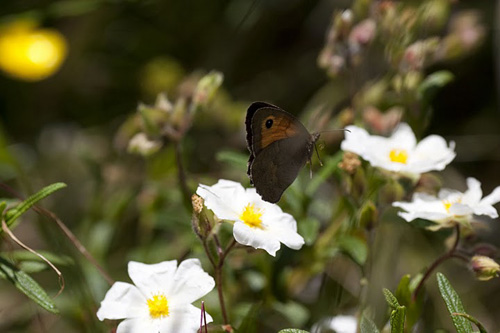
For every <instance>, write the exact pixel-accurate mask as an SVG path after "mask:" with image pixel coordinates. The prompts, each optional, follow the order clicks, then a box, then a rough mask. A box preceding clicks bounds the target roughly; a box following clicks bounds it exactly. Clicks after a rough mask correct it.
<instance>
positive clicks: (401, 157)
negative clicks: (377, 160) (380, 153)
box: [389, 148, 408, 164]
mask: <svg viewBox="0 0 500 333" xmlns="http://www.w3.org/2000/svg"><path fill="white" fill-rule="evenodd" d="M389 159H390V160H391V161H392V162H396V163H402V164H406V161H407V160H408V152H407V151H406V149H398V148H395V149H393V150H391V152H390V153H389Z"/></svg>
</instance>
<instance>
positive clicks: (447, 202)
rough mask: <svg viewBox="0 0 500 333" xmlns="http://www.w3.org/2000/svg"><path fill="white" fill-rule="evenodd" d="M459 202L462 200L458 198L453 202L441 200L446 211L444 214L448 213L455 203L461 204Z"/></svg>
mask: <svg viewBox="0 0 500 333" xmlns="http://www.w3.org/2000/svg"><path fill="white" fill-rule="evenodd" d="M461 202H462V198H458V199H457V200H455V201H450V200H443V205H444V209H446V212H447V213H449V212H450V207H451V205H453V204H456V203H461Z"/></svg>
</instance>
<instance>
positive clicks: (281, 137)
mask: <svg viewBox="0 0 500 333" xmlns="http://www.w3.org/2000/svg"><path fill="white" fill-rule="evenodd" d="M245 125H246V131H247V146H248V150H249V151H250V158H249V160H248V170H247V173H248V176H249V177H250V182H251V183H252V184H253V185H254V186H255V189H256V190H257V193H258V194H260V196H261V197H262V199H264V200H265V201H268V202H271V203H275V202H278V201H279V200H280V198H281V195H282V194H283V192H284V191H285V190H286V189H287V188H288V186H290V185H291V184H292V183H293V181H294V180H295V178H297V175H298V173H299V171H300V169H302V167H303V166H304V165H305V164H306V162H308V161H309V163H311V157H312V153H313V148H315V147H316V145H315V143H316V141H317V140H318V138H319V133H313V134H310V133H309V132H308V131H307V129H306V128H305V127H304V125H302V123H301V122H300V121H299V120H298V119H297V118H296V117H294V116H293V115H291V114H290V113H288V112H286V111H285V110H283V109H281V108H279V107H277V106H275V105H272V104H269V103H265V102H254V103H252V104H251V105H250V106H249V107H248V110H247V115H246V120H245ZM316 152H317V151H316Z"/></svg>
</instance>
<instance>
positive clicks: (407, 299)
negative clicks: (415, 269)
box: [396, 274, 411, 305]
mask: <svg viewBox="0 0 500 333" xmlns="http://www.w3.org/2000/svg"><path fill="white" fill-rule="evenodd" d="M396 298H397V299H398V300H401V304H402V305H409V304H410V303H411V291H410V274H406V275H403V277H402V278H401V280H400V281H399V284H398V287H397V288H396Z"/></svg>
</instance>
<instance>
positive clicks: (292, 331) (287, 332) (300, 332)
mask: <svg viewBox="0 0 500 333" xmlns="http://www.w3.org/2000/svg"><path fill="white" fill-rule="evenodd" d="M278 333H309V332H308V331H304V330H299V329H297V328H285V329H284V330H281V331H279V332H278Z"/></svg>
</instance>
